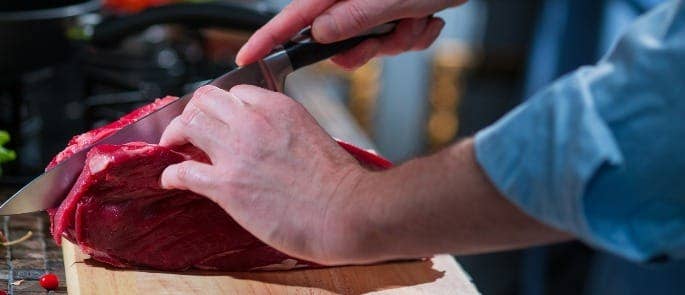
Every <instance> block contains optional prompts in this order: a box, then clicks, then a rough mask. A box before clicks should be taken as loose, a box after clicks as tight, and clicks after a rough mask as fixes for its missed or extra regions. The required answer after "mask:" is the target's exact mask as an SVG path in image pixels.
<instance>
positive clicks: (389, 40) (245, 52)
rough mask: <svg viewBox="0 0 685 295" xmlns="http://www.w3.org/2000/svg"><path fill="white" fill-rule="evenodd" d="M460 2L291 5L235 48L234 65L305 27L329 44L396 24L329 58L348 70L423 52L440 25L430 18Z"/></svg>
mask: <svg viewBox="0 0 685 295" xmlns="http://www.w3.org/2000/svg"><path fill="white" fill-rule="evenodd" d="M464 2H466V0H440V1H430V0H294V1H292V2H291V3H290V4H289V5H288V6H286V7H285V8H284V9H283V11H281V13H279V14H278V15H276V17H274V18H273V19H272V20H271V21H269V22H268V23H267V24H266V25H264V27H262V28H261V29H259V30H258V31H257V32H255V33H254V34H253V35H252V37H251V38H250V39H249V40H248V41H247V43H245V45H244V46H243V47H242V48H241V49H240V51H239V52H238V55H237V57H236V62H237V63H238V65H241V66H242V65H246V64H250V63H253V62H255V61H257V60H258V59H259V58H262V57H264V56H265V55H266V54H268V53H269V52H270V51H271V50H272V49H273V48H274V47H275V46H278V45H281V44H283V43H285V42H286V41H288V40H289V38H291V37H292V36H293V35H295V34H296V33H297V32H299V31H300V30H301V29H303V28H305V27H306V26H309V25H311V26H312V34H313V36H314V39H315V40H317V41H318V42H322V43H332V42H336V41H340V40H344V39H347V38H351V37H354V36H356V35H359V34H361V33H363V32H365V31H367V30H369V29H371V28H373V27H375V26H378V25H381V24H384V23H387V22H390V21H394V20H400V21H399V23H398V25H397V27H396V28H395V31H394V32H393V33H391V34H390V35H387V36H383V37H378V38H372V39H369V40H366V41H364V42H362V43H361V44H359V45H358V46H356V47H355V48H353V49H351V50H349V51H347V52H344V53H342V54H339V55H337V56H335V57H333V58H332V60H333V61H334V62H335V63H337V64H338V65H340V66H342V67H344V68H347V69H352V68H356V67H359V66H361V65H363V64H364V63H366V62H367V61H369V60H370V59H371V58H373V57H375V56H378V55H397V54H399V53H402V52H405V51H411V50H423V49H426V48H428V47H429V46H430V45H431V44H432V43H433V42H434V41H435V39H437V37H438V35H439V34H440V31H441V30H442V28H443V27H444V25H445V22H444V21H443V20H442V19H440V18H435V17H432V14H433V13H435V12H437V11H440V10H442V9H445V8H448V7H452V6H457V5H459V4H462V3H464Z"/></svg>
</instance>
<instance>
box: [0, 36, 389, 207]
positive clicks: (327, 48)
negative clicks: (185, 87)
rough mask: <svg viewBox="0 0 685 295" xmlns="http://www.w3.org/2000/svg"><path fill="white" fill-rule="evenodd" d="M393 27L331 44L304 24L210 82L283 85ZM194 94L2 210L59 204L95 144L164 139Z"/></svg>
mask: <svg viewBox="0 0 685 295" xmlns="http://www.w3.org/2000/svg"><path fill="white" fill-rule="evenodd" d="M394 28H395V24H394V23H388V24H384V25H381V26H379V27H376V28H374V29H372V30H370V31H369V32H367V33H365V34H363V35H361V36H357V37H353V38H350V39H347V40H343V41H340V42H336V43H330V44H321V43H317V42H316V41H313V38H312V36H311V30H309V29H305V30H302V31H301V32H300V33H298V35H297V36H296V37H295V38H293V40H292V41H291V42H289V43H288V44H286V45H285V46H284V47H283V48H281V49H279V50H276V51H274V52H273V53H272V54H270V55H269V56H267V57H266V58H264V59H263V60H260V61H259V62H257V63H254V64H251V65H247V66H245V67H241V68H238V69H235V70H233V71H231V72H229V73H227V74H224V75H223V76H221V77H219V78H216V79H214V80H213V81H211V82H209V84H210V85H214V86H216V87H219V88H222V89H224V90H229V89H231V87H233V86H235V85H240V84H250V85H256V86H260V87H264V88H268V89H271V90H276V91H282V90H283V85H284V83H285V78H286V76H287V75H288V74H290V73H292V72H293V71H294V70H297V69H299V68H302V67H304V66H308V65H311V64H313V63H316V62H319V61H322V60H325V59H327V58H329V57H331V56H334V55H336V54H338V53H341V52H343V51H345V50H348V49H351V48H352V47H354V46H356V45H359V44H360V43H361V42H363V41H364V40H367V39H369V38H373V37H377V36H380V35H385V34H388V33H390V32H391V31H393V30H394ZM191 97H192V94H187V95H185V96H183V97H181V98H179V99H178V100H176V101H174V102H172V103H170V104H168V105H166V106H164V107H162V108H160V109H158V110H157V111H155V112H153V113H151V114H149V115H147V116H145V117H143V118H141V119H140V120H138V121H137V122H135V123H133V124H131V125H128V126H126V127H124V128H122V129H121V130H119V131H117V132H115V133H113V134H111V135H109V136H108V137H105V138H103V139H101V140H99V141H97V142H95V143H93V144H92V145H90V146H88V147H86V148H84V149H82V150H80V151H79V152H77V153H75V154H73V155H72V156H71V157H69V158H68V159H66V160H64V161H63V162H61V163H60V164H59V165H57V166H55V167H54V168H52V169H50V170H48V171H47V172H45V173H43V174H42V175H40V176H39V177H37V178H36V179H34V180H33V181H31V182H30V183H29V184H27V185H26V186H24V187H23V188H22V189H21V190H19V191H18V192H17V193H15V194H14V195H13V196H12V197H11V198H9V199H8V200H7V201H6V202H5V203H4V204H2V206H0V215H14V214H22V213H29V212H35V211H41V210H45V209H49V208H54V207H57V206H58V205H59V204H60V202H61V201H62V200H63V199H64V198H65V197H66V195H67V193H68V192H69V190H70V189H71V187H72V186H73V184H74V182H75V181H76V179H77V178H78V176H79V174H80V173H81V170H83V166H84V162H85V159H86V154H87V153H88V151H90V149H91V148H92V147H94V146H97V145H101V144H124V143H127V142H133V141H142V142H148V143H157V142H159V139H160V137H161V135H162V132H163V131H164V129H165V128H166V126H167V125H168V124H169V122H171V120H172V119H173V118H175V117H176V116H178V115H179V114H181V112H182V111H183V109H184V107H185V106H186V104H187V103H188V101H189V100H190V98H191Z"/></svg>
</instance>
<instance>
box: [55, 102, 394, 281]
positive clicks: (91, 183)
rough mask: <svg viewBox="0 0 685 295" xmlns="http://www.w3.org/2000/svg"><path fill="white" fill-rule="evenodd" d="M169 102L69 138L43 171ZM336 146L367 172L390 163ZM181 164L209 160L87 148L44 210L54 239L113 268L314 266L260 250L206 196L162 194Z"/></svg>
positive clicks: (143, 148)
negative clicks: (61, 192)
mask: <svg viewBox="0 0 685 295" xmlns="http://www.w3.org/2000/svg"><path fill="white" fill-rule="evenodd" d="M174 99H175V98H174V97H166V98H163V99H158V100H156V101H155V102H154V103H152V104H150V105H147V106H144V107H142V108H140V109H137V110H135V111H133V112H132V113H130V114H128V115H126V116H124V117H122V118H121V119H120V120H118V121H116V122H113V123H110V124H109V125H107V126H104V127H101V128H98V129H95V130H92V131H90V132H87V133H85V134H82V135H78V136H75V137H74V138H73V139H72V140H71V141H70V142H69V146H68V147H67V148H66V149H65V150H64V151H63V152H61V153H59V154H58V155H57V156H56V157H55V159H53V161H52V162H51V163H50V165H49V166H48V169H49V168H51V167H54V166H55V165H57V164H59V162H60V161H63V160H64V159H66V158H68V157H69V156H70V155H71V154H73V153H75V152H77V151H79V150H80V149H82V148H84V147H86V146H89V145H91V144H92V143H94V142H96V141H97V140H99V139H100V138H102V137H105V136H106V135H109V134H111V133H112V132H114V131H116V130H119V129H121V128H122V127H124V126H126V125H128V124H131V123H133V122H135V121H136V120H138V119H139V118H141V117H143V116H145V115H147V114H149V113H150V112H151V111H152V110H154V109H156V108H159V107H161V106H163V105H165V104H167V103H169V102H171V101H173V100H174ZM339 143H340V145H341V146H342V147H343V148H344V149H345V150H346V151H347V152H349V153H350V154H351V155H353V156H354V157H355V158H356V159H357V160H358V161H359V162H360V163H361V164H363V165H364V166H366V167H368V168H370V169H385V168H388V167H390V165H391V164H390V162H388V161H387V160H385V159H383V158H381V157H379V156H376V155H374V154H372V153H369V152H367V151H365V150H362V149H359V148H357V147H355V146H352V145H350V144H347V143H343V142H339ZM188 159H193V160H197V161H202V162H209V160H208V158H207V157H206V155H205V154H204V153H203V152H202V151H200V150H199V149H197V148H195V147H194V146H192V145H185V146H180V147H173V148H168V147H162V146H158V145H155V144H149V143H143V142H131V143H127V144H123V145H99V146H96V147H94V148H93V149H91V150H90V151H89V152H88V155H87V157H86V162H85V166H84V168H83V171H82V172H81V175H80V176H79V178H78V180H77V181H76V183H75V184H74V186H73V187H72V189H71V191H70V192H69V194H68V195H67V197H66V198H65V199H64V201H63V202H62V203H61V205H60V206H59V207H57V208H53V209H50V210H48V213H49V214H50V221H51V223H52V225H51V232H52V234H53V237H54V239H55V241H56V242H57V243H60V242H61V237H63V236H64V237H66V238H67V239H68V240H70V241H72V242H73V243H75V244H77V245H78V246H79V248H80V249H81V250H82V251H83V252H84V253H86V254H88V255H90V256H91V257H92V258H93V259H95V260H98V261H101V262H105V263H108V264H111V265H113V266H116V267H149V268H155V269H160V270H172V271H179V270H186V269H189V268H198V269H207V270H226V271H244V270H284V269H293V268H301V267H314V266H316V264H314V263H311V262H307V261H302V260H298V259H295V258H292V257H289V256H288V255H285V254H283V253H281V252H279V251H277V250H276V249H274V248H271V247H269V246H267V245H266V244H264V243H263V242H261V241H260V240H258V239H257V238H256V237H254V236H253V235H251V234H250V233H248V232H247V231H246V230H245V229H243V228H242V227H240V225H238V224H237V223H236V222H235V221H234V220H233V219H231V217H230V216H229V215H228V214H227V213H226V212H225V211H223V209H221V207H219V206H218V205H217V204H215V203H214V202H212V201H210V200H209V199H207V198H205V197H202V196H200V195H197V194H195V193H192V192H189V191H183V190H165V189H162V188H161V187H160V184H159V177H160V175H161V173H162V171H163V170H164V168H166V167H167V166H169V165H171V164H175V163H179V162H182V161H185V160H188Z"/></svg>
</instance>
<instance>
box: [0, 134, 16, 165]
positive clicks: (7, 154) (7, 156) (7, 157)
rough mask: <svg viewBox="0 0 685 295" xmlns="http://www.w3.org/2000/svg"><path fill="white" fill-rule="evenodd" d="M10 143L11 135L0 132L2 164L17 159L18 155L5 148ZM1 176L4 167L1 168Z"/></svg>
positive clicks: (0, 162) (0, 160)
mask: <svg viewBox="0 0 685 295" xmlns="http://www.w3.org/2000/svg"><path fill="white" fill-rule="evenodd" d="M9 141H10V134H9V133H7V132H6V131H3V130H0V164H2V163H6V162H9V161H12V160H14V159H16V158H17V154H16V153H15V152H14V151H12V150H8V149H6V148H5V147H3V145H4V144H6V143H8V142H9ZM0 175H2V167H0Z"/></svg>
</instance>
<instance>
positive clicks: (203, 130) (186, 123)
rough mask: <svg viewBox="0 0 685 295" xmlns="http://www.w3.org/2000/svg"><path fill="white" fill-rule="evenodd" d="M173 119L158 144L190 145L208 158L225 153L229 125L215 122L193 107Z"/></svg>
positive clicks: (190, 106) (228, 136)
mask: <svg viewBox="0 0 685 295" xmlns="http://www.w3.org/2000/svg"><path fill="white" fill-rule="evenodd" d="M188 106H189V108H186V110H185V111H183V114H181V115H180V116H178V117H176V118H174V119H173V120H172V121H171V123H169V126H167V128H166V129H165V130H164V133H163V134H162V138H161V139H160V141H159V144H160V145H162V146H176V145H182V144H184V143H188V142H190V143H192V144H193V145H194V146H196V147H198V148H199V149H201V150H202V151H204V152H205V153H207V154H208V155H209V157H210V158H215V156H216V155H217V154H218V153H221V152H225V150H226V147H225V142H227V141H228V138H230V132H229V125H227V124H225V123H223V122H221V121H219V120H216V119H214V118H212V117H210V116H208V115H207V114H205V113H204V112H202V111H201V110H200V109H198V108H196V107H194V106H193V105H190V104H189V105H188Z"/></svg>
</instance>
